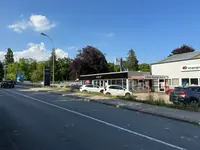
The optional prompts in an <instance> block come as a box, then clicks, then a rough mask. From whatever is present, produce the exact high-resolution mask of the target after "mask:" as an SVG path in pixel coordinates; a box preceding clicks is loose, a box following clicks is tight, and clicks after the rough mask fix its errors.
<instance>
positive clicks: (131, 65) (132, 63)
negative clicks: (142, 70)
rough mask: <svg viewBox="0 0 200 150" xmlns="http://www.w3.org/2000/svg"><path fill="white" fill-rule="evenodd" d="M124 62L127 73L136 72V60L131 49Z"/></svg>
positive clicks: (137, 67)
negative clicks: (125, 62)
mask: <svg viewBox="0 0 200 150" xmlns="http://www.w3.org/2000/svg"><path fill="white" fill-rule="evenodd" d="M126 61H127V67H128V69H129V71H138V69H139V66H138V60H137V57H136V55H135V52H134V50H133V49H131V50H130V51H129V52H128V57H127V58H126Z"/></svg>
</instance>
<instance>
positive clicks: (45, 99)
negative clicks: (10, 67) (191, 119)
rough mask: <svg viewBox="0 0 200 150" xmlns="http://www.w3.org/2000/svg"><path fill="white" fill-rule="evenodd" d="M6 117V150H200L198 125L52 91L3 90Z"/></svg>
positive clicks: (1, 108)
mask: <svg viewBox="0 0 200 150" xmlns="http://www.w3.org/2000/svg"><path fill="white" fill-rule="evenodd" d="M0 114H1V115H0V127H1V131H3V132H4V134H0V139H5V141H3V142H2V141H1V142H2V143H1V144H0V150H4V149H6V150H7V149H8V148H7V147H8V146H9V145H12V147H10V149H11V148H12V149H18V150H55V149H56V150H66V149H70V150H102V149H103V150H160V149H162V150H185V149H188V150H189V149H191V150H199V149H200V142H199V141H200V127H199V126H197V125H193V124H190V123H186V122H181V121H177V120H172V119H168V118H164V117H158V116H153V115H148V114H145V113H141V112H138V111H130V110H127V109H121V108H117V107H111V106H108V105H102V104H99V103H91V102H89V101H83V100H81V99H79V98H75V97H63V96H62V95H57V94H52V93H47V92H46V91H42V92H38V91H28V90H26V89H18V88H16V89H0ZM10 149H9V150H10Z"/></svg>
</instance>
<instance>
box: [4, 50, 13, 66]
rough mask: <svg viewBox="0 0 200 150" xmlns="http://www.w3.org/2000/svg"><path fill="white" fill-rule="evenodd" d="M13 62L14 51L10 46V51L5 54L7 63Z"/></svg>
mask: <svg viewBox="0 0 200 150" xmlns="http://www.w3.org/2000/svg"><path fill="white" fill-rule="evenodd" d="M13 62H14V56H13V51H12V50H11V48H8V51H7V53H6V55H5V64H6V65H8V64H10V63H13Z"/></svg>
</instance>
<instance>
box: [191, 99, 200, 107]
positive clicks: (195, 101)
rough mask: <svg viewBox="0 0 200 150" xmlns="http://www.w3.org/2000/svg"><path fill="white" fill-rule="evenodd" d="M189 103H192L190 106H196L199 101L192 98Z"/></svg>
mask: <svg viewBox="0 0 200 150" xmlns="http://www.w3.org/2000/svg"><path fill="white" fill-rule="evenodd" d="M190 105H192V106H197V107H198V105H199V103H198V101H197V100H192V101H191V102H190Z"/></svg>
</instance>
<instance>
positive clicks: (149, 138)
mask: <svg viewBox="0 0 200 150" xmlns="http://www.w3.org/2000/svg"><path fill="white" fill-rule="evenodd" d="M6 91H8V90H6ZM8 92H11V93H15V94H17V95H20V96H23V97H26V98H29V99H32V100H34V101H37V102H40V103H43V104H46V105H49V106H52V107H55V108H59V109H62V110H65V111H67V112H70V113H73V114H76V115H79V116H82V117H85V118H87V119H90V120H94V121H96V122H99V123H102V124H105V125H107V126H110V127H113V128H116V129H119V130H122V131H125V132H128V133H131V134H134V135H137V136H139V137H142V138H145V139H148V140H151V141H154V142H157V143H160V144H163V145H166V146H169V147H171V148H174V149H178V150H186V149H185V148H182V147H179V146H176V145H173V144H170V143H167V142H164V141H162V140H158V139H156V138H153V137H150V136H147V135H144V134H141V133H138V132H135V131H132V130H129V129H126V128H123V127H120V126H118V125H114V124H112V123H109V122H106V121H103V120H100V119H97V118H94V117H91V116H88V115H85V114H83V113H79V112H77V111H74V110H71V109H67V108H64V107H61V106H58V105H54V104H51V103H48V102H45V101H42V100H40V99H37V98H34V97H31V96H28V95H24V94H21V93H18V92H14V91H8Z"/></svg>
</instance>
